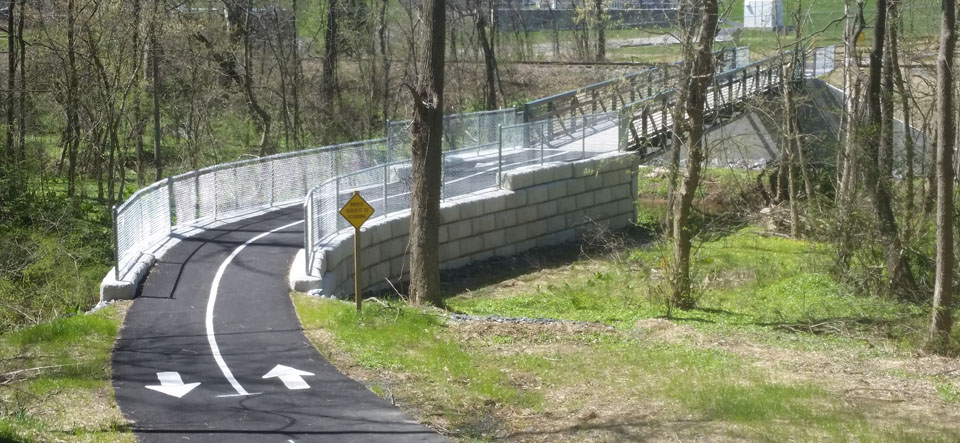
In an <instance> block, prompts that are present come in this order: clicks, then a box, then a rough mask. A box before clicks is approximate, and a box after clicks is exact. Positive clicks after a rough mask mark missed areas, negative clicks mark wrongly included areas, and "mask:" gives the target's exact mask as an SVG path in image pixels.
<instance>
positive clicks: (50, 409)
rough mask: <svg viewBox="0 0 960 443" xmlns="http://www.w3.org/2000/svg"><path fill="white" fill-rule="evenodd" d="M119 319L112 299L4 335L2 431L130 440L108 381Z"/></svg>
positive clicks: (16, 435) (19, 437)
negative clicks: (81, 312) (95, 308)
mask: <svg viewBox="0 0 960 443" xmlns="http://www.w3.org/2000/svg"><path fill="white" fill-rule="evenodd" d="M120 323H121V316H120V315H119V313H118V312H117V309H116V308H115V307H108V308H106V309H102V310H100V311H98V312H96V313H94V314H87V315H74V316H69V317H64V318H59V319H57V320H54V321H51V322H49V323H44V324H40V325H37V326H33V327H29V328H23V329H19V330H16V331H13V332H10V333H7V334H5V335H2V336H0V355H3V356H4V357H3V358H2V359H0V373H2V374H6V375H4V379H7V380H8V381H9V382H8V383H7V384H4V385H3V386H0V400H2V401H0V405H2V406H0V439H3V438H7V439H11V440H13V441H51V440H58V441H59V440H66V441H133V435H132V434H131V433H130V432H129V431H128V430H126V429H125V427H126V423H125V421H124V420H123V418H122V416H121V415H120V412H119V409H117V406H116V405H115V403H114V401H113V395H112V394H113V390H112V388H111V384H110V355H111V352H112V350H113V344H114V341H115V340H116V338H117V334H118V331H119V329H120ZM15 371H21V372H19V373H14V372H15Z"/></svg>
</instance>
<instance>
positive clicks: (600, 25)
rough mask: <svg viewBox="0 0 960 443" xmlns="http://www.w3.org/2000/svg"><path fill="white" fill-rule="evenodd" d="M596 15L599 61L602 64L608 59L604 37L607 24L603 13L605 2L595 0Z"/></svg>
mask: <svg viewBox="0 0 960 443" xmlns="http://www.w3.org/2000/svg"><path fill="white" fill-rule="evenodd" d="M594 13H595V14H596V22H597V23H596V25H597V54H596V55H597V61H598V62H602V61H603V60H604V59H605V58H607V38H606V36H605V35H604V32H605V30H606V22H605V20H604V13H603V0H594Z"/></svg>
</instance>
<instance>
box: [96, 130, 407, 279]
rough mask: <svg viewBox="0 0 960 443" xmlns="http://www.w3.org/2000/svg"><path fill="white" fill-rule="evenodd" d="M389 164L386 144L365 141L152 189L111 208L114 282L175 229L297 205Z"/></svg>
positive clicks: (194, 174)
mask: <svg viewBox="0 0 960 443" xmlns="http://www.w3.org/2000/svg"><path fill="white" fill-rule="evenodd" d="M387 158H388V153H387V144H386V139H379V140H368V141H361V142H354V143H345V144H341V145H336V146H327V147H323V148H316V149H310V150H305V151H299V152H293V153H287V154H277V155H272V156H269V157H263V158H259V159H253V160H245V161H239V162H233V163H226V164H222V165H216V166H212V167H209V168H205V169H200V170H197V171H191V172H187V173H185V174H181V175H177V176H175V177H170V178H167V179H165V180H162V181H159V182H157V183H154V184H152V185H150V186H148V187H146V188H143V189H141V190H140V191H138V192H137V193H135V194H134V195H133V196H131V197H130V198H129V199H127V201H126V202H124V203H123V204H122V205H120V206H117V207H115V208H114V216H113V220H114V235H115V239H114V244H115V249H114V260H115V261H116V263H117V266H116V268H115V270H114V272H115V277H116V279H117V280H120V279H121V278H122V277H123V276H124V275H125V274H126V273H127V272H128V271H129V270H130V269H131V268H132V267H133V265H134V264H136V263H137V261H138V260H139V259H140V257H141V256H142V255H143V254H145V253H147V252H148V251H151V250H152V249H153V248H155V247H156V245H157V244H158V243H159V242H160V241H162V240H163V239H165V238H166V237H168V236H169V235H170V234H171V233H173V232H175V231H177V230H179V229H189V228H192V227H197V226H202V225H204V224H207V223H209V222H212V221H215V220H219V219H224V218H229V217H235V216H238V215H243V214H245V213H250V212H254V211H258V210H262V209H267V208H272V207H281V206H287V205H290V204H295V203H300V202H301V201H302V199H303V196H304V195H306V193H307V192H308V191H309V190H310V189H311V188H314V187H316V186H317V185H318V184H320V183H321V182H323V181H324V180H326V179H328V178H329V177H334V176H337V175H339V174H340V173H341V171H360V170H365V169H369V168H371V167H375V166H378V165H380V164H382V163H384V162H385V161H386V159H387ZM362 180H363V178H362V176H360V178H358V179H357V180H356V181H355V183H354V182H352V183H351V185H357V186H359V185H361V184H362Z"/></svg>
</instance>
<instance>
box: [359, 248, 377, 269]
mask: <svg viewBox="0 0 960 443" xmlns="http://www.w3.org/2000/svg"><path fill="white" fill-rule="evenodd" d="M360 260H361V262H362V263H360V266H362V267H364V268H369V267H371V266H373V265H375V264H377V263H380V261H381V260H382V259H381V257H380V246H379V245H373V246H369V247H366V248H361V249H360Z"/></svg>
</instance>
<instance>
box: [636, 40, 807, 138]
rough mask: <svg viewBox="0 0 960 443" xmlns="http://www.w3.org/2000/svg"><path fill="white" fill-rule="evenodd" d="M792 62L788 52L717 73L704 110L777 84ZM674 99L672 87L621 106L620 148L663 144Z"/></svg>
mask: <svg viewBox="0 0 960 443" xmlns="http://www.w3.org/2000/svg"><path fill="white" fill-rule="evenodd" d="M792 64H793V62H792V56H791V54H789V53H788V54H785V55H783V56H779V55H778V56H774V57H770V58H767V59H764V60H760V61H757V62H754V63H751V64H748V65H746V66H741V67H737V68H736V69H732V70H728V71H726V72H722V73H719V74H717V75H716V76H715V77H714V81H713V82H712V84H711V85H710V86H709V90H708V92H707V104H706V108H707V109H706V111H707V112H708V113H710V112H714V111H717V110H719V109H720V108H722V107H725V106H733V105H736V104H738V103H741V102H743V101H745V100H747V99H748V98H749V97H752V96H755V95H758V94H761V93H764V92H766V91H769V90H771V89H773V88H778V87H780V86H781V85H782V84H783V78H782V76H783V73H784V69H783V68H784V66H786V69H787V70H788V71H789V70H791V69H792V67H791V66H789V65H792ZM799 74H800V75H802V74H803V72H802V71H801V72H800V73H799ZM677 99H678V97H677V93H676V90H675V89H671V90H667V91H664V92H662V93H660V94H657V95H654V96H651V97H647V98H644V99H642V100H637V101H636V102H633V103H630V104H628V105H626V106H624V107H623V108H622V109H621V110H620V149H622V150H631V149H632V150H639V151H640V152H641V153H642V154H646V153H647V149H648V148H649V147H654V146H658V147H664V146H666V139H665V137H666V135H667V134H668V133H669V132H670V131H671V130H672V129H671V126H672V125H673V113H674V112H677V102H676V101H677Z"/></svg>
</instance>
